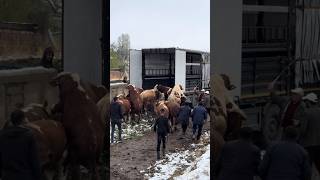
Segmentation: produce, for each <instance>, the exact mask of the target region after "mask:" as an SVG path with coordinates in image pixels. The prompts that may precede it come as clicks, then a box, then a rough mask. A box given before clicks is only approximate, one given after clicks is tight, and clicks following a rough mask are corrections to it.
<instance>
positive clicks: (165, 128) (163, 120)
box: [154, 109, 170, 160]
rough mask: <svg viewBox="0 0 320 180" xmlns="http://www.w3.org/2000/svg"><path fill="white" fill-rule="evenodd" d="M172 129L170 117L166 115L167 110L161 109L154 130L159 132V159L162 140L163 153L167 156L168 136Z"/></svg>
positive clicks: (158, 157)
mask: <svg viewBox="0 0 320 180" xmlns="http://www.w3.org/2000/svg"><path fill="white" fill-rule="evenodd" d="M169 131H170V127H169V119H168V118H167V117H166V116H165V110H164V109H161V110H160V116H159V117H158V118H157V119H156V122H155V124H154V132H156V133H157V159H158V160H159V159H160V146H161V142H162V155H163V156H165V150H166V137H167V135H168V133H169Z"/></svg>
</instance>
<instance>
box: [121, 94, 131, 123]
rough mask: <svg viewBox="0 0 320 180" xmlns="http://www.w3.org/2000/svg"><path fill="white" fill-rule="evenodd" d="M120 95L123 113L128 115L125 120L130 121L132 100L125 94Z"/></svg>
mask: <svg viewBox="0 0 320 180" xmlns="http://www.w3.org/2000/svg"><path fill="white" fill-rule="evenodd" d="M118 97H119V103H120V104H121V107H122V112H123V115H124V116H127V118H125V119H124V121H125V122H128V121H129V115H130V111H131V104H130V101H129V100H128V99H127V98H126V97H125V96H124V95H118Z"/></svg>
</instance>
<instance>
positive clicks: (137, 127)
mask: <svg viewBox="0 0 320 180" xmlns="http://www.w3.org/2000/svg"><path fill="white" fill-rule="evenodd" d="M111 127H112V126H111V123H110V143H111V132H112V131H111V130H112V129H111ZM152 127H153V120H152V119H151V118H150V119H146V118H142V119H141V120H140V124H134V125H131V124H130V123H125V122H124V123H122V126H121V128H122V133H121V137H122V140H126V139H132V138H135V137H140V136H143V135H144V134H145V132H148V131H150V130H152ZM118 131H119V130H118V127H117V126H115V132H114V141H115V142H116V143H117V141H116V140H118V134H119V133H118Z"/></svg>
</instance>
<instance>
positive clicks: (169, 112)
mask: <svg viewBox="0 0 320 180" xmlns="http://www.w3.org/2000/svg"><path fill="white" fill-rule="evenodd" d="M127 89H128V95H124V94H120V95H118V97H119V102H120V103H121V106H122V110H123V114H124V115H125V117H126V118H125V121H126V122H129V121H130V122H131V123H139V122H140V119H141V115H142V114H143V113H147V114H148V113H149V114H152V115H155V116H157V115H159V113H160V110H161V109H163V110H164V112H165V115H166V116H167V118H169V119H170V127H171V130H174V129H175V125H176V124H177V121H176V120H177V116H178V112H179V109H180V105H181V102H182V101H184V100H185V99H186V98H185V95H184V93H183V88H182V86H181V85H175V86H174V87H172V88H171V87H167V86H163V85H158V84H157V85H155V87H154V88H153V89H148V90H143V89H141V88H137V87H134V85H131V84H129V85H128V86H127ZM135 116H138V120H136V117H135ZM130 117H131V118H130Z"/></svg>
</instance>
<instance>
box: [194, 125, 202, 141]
mask: <svg viewBox="0 0 320 180" xmlns="http://www.w3.org/2000/svg"><path fill="white" fill-rule="evenodd" d="M202 126H203V124H193V125H192V133H193V135H195V134H196V131H197V130H198V135H197V140H199V139H200V136H201V132H202Z"/></svg>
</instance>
